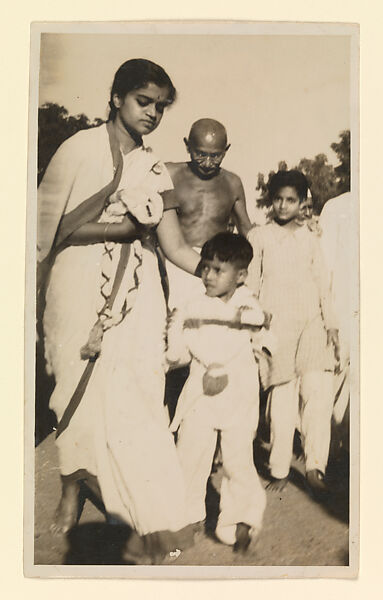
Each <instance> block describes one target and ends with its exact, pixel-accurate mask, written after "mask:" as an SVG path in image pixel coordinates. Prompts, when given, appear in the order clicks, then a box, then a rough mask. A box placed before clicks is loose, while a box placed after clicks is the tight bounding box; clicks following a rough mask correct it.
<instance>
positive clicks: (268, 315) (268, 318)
mask: <svg viewBox="0 0 383 600" xmlns="http://www.w3.org/2000/svg"><path fill="white" fill-rule="evenodd" d="M264 315H265V320H264V322H263V327H264V328H265V329H270V323H271V319H272V318H273V315H272V314H271V313H269V312H266V311H264Z"/></svg>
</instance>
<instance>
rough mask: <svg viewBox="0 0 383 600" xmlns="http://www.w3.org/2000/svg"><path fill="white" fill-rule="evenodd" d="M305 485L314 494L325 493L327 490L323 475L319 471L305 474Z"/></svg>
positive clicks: (315, 470) (314, 470)
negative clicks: (306, 484) (307, 485)
mask: <svg viewBox="0 0 383 600" xmlns="http://www.w3.org/2000/svg"><path fill="white" fill-rule="evenodd" d="M306 479H307V483H308V484H309V486H310V488H311V489H312V490H313V491H314V492H319V493H323V492H327V491H328V488H327V485H326V484H325V482H324V475H323V473H322V471H319V469H311V470H310V471H307V473H306Z"/></svg>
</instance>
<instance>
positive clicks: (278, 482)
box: [266, 476, 289, 492]
mask: <svg viewBox="0 0 383 600" xmlns="http://www.w3.org/2000/svg"><path fill="white" fill-rule="evenodd" d="M288 481H289V477H288V476H287V477H283V478H282V479H278V478H277V477H272V478H271V481H270V482H269V483H268V484H267V486H266V489H267V490H270V491H271V492H283V490H284V489H285V487H286V485H287V484H288Z"/></svg>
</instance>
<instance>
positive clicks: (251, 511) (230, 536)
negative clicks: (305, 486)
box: [177, 410, 266, 544]
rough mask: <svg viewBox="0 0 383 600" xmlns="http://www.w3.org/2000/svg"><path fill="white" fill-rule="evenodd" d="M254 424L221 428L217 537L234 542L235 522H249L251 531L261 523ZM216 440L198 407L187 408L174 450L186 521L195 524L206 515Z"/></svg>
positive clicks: (262, 505) (261, 499) (263, 499)
mask: <svg viewBox="0 0 383 600" xmlns="http://www.w3.org/2000/svg"><path fill="white" fill-rule="evenodd" d="M254 433H255V432H254V428H253V427H251V426H250V427H246V426H245V427H243V426H242V427H238V426H237V427H233V428H226V429H223V430H221V451H222V462H223V479H222V484H221V492H220V493H221V500H220V515H219V519H218V524H217V528H216V535H217V537H218V538H219V539H220V540H221V541H222V542H224V543H226V544H234V543H235V531H236V525H237V523H241V522H243V523H246V524H247V525H250V527H251V528H252V529H253V531H254V532H256V531H258V530H259V529H260V528H261V525H262V518H263V512H264V510H265V507H266V494H265V490H264V489H263V486H262V484H261V482H260V479H259V476H258V473H257V471H256V468H255V466H254V461H253V440H254ZM216 443H217V430H216V429H214V428H213V427H211V426H209V424H208V423H206V421H205V422H204V420H203V419H201V414H199V411H198V410H195V411H190V413H189V414H188V416H187V417H185V418H184V420H183V421H182V423H181V426H180V429H179V433H178V443H177V450H178V456H179V459H180V462H181V466H182V470H183V473H184V478H185V483H186V498H187V503H188V511H187V516H188V521H189V522H190V523H196V522H198V521H202V520H203V519H205V516H206V508H205V497H206V484H207V481H208V478H209V475H210V471H211V467H212V462H213V457H214V452H215V448H216Z"/></svg>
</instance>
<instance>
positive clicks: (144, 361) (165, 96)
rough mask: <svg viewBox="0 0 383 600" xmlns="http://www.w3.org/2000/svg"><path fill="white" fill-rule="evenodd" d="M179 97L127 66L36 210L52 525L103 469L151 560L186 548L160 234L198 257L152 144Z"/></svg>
mask: <svg viewBox="0 0 383 600" xmlns="http://www.w3.org/2000/svg"><path fill="white" fill-rule="evenodd" d="M174 97H175V89H174V87H173V85H172V82H171V81H170V79H169V77H168V76H167V74H166V73H165V71H163V69H162V68H161V67H159V66H158V65H155V64H154V63H152V62H150V61H147V60H143V59H134V60H130V61H127V62H126V63H124V64H123V65H122V66H121V67H120V68H119V69H118V71H117V73H116V75H115V79H114V83H113V87H112V90H111V98H110V107H111V113H110V118H109V121H108V122H107V123H106V124H104V125H101V126H100V127H97V128H94V129H89V130H86V131H81V132H79V133H77V134H76V135H74V136H73V137H72V138H70V139H68V140H67V141H66V142H64V144H63V145H62V146H61V147H60V148H59V150H58V151H57V153H56V154H55V156H54V157H53V159H52V161H51V163H50V165H49V166H48V169H47V172H46V174H45V177H44V179H43V181H42V183H41V185H40V188H39V207H38V208H39V219H38V260H39V267H40V271H42V270H44V268H43V267H44V266H46V265H48V267H50V272H49V276H48V280H47V283H46V307H45V312H44V320H43V325H44V336H45V353H46V359H47V364H48V369H49V370H50V371H51V372H52V373H53V374H54V376H55V381H56V387H55V389H54V392H53V394H52V397H51V401H50V406H51V408H52V409H53V410H54V411H55V413H56V415H57V420H58V430H57V445H58V449H59V458H60V470H61V476H62V498H61V501H60V504H59V507H58V509H57V513H56V519H55V523H54V525H53V530H54V531H55V532H56V533H57V532H60V533H63V532H64V533H65V532H66V531H68V530H69V529H70V528H71V527H72V526H73V525H74V524H75V523H76V519H77V507H78V490H79V481H80V480H83V479H87V478H89V477H96V478H97V481H98V484H99V487H100V490H101V494H102V499H103V502H104V504H105V507H106V510H107V512H108V514H109V515H110V516H111V517H113V518H114V519H115V520H116V521H117V522H123V523H126V524H128V525H129V526H130V527H131V528H132V529H133V530H134V531H135V532H136V533H138V534H139V536H140V540H139V541H140V544H139V545H140V547H142V548H144V549H145V552H146V553H147V554H149V555H152V556H153V555H156V554H158V553H162V554H163V553H165V552H169V551H171V550H175V549H176V548H179V547H180V546H181V545H182V543H183V542H182V535H181V534H182V533H184V532H182V531H181V530H182V529H183V528H184V526H185V525H186V518H185V497H184V488H183V481H182V475H181V471H180V467H179V464H178V461H177V456H176V451H175V447H174V443H173V438H172V436H171V434H170V432H169V430H168V420H167V415H166V412H165V409H164V406H163V394H164V366H163V355H164V353H163V351H164V348H163V346H164V330H165V319H166V304H165V299H164V295H163V290H162V286H161V278H160V273H159V264H158V256H157V253H156V239H158V242H159V244H160V246H161V248H162V250H163V252H164V254H165V255H166V257H167V258H168V259H169V260H171V261H173V262H174V263H175V264H176V265H177V266H179V267H181V268H183V269H185V270H186V271H188V272H189V273H194V272H195V270H196V268H197V265H198V262H199V255H198V254H197V253H195V252H194V251H193V250H192V249H191V248H190V247H189V246H187V244H186V243H185V241H184V239H183V236H182V234H181V232H180V229H179V226H178V219H177V214H176V210H175V209H176V208H177V204H176V201H175V197H174V195H173V192H172V187H173V186H172V182H171V179H170V177H169V175H168V173H167V171H166V168H165V167H164V165H163V164H162V163H161V162H159V161H158V160H157V159H156V158H155V156H154V155H153V154H152V152H151V151H150V149H146V148H144V146H143V144H142V136H143V135H146V134H148V133H150V132H151V131H153V130H154V129H155V128H156V127H157V126H158V125H159V123H160V121H161V118H162V115H163V112H164V109H165V107H166V106H167V105H170V104H171V103H172V102H173V100H174ZM137 539H138V538H137Z"/></svg>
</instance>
